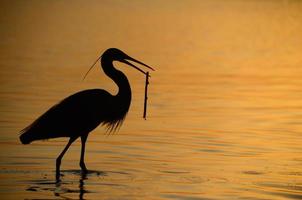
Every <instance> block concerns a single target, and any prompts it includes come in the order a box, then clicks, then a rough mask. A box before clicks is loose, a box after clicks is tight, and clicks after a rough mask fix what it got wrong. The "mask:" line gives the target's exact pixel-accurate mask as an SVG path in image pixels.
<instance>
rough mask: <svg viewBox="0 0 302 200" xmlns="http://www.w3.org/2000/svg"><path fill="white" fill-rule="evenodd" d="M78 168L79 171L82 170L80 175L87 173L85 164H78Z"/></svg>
mask: <svg viewBox="0 0 302 200" xmlns="http://www.w3.org/2000/svg"><path fill="white" fill-rule="evenodd" d="M80 167H81V169H82V174H87V173H88V169H87V167H86V165H85V163H82V162H81V163H80Z"/></svg>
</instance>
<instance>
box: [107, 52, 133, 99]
mask: <svg viewBox="0 0 302 200" xmlns="http://www.w3.org/2000/svg"><path fill="white" fill-rule="evenodd" d="M112 62H113V61H112V60H111V59H107V58H104V57H102V59H101V65H102V67H103V70H104V72H105V74H106V75H107V76H109V77H110V78H111V79H112V80H113V81H114V82H115V83H116V84H117V86H118V93H117V94H116V97H119V98H123V101H124V102H128V101H129V104H130V101H131V87H130V84H129V81H128V79H127V77H126V76H125V74H124V73H123V72H121V71H119V70H117V69H116V68H115V67H114V66H113V63H112Z"/></svg>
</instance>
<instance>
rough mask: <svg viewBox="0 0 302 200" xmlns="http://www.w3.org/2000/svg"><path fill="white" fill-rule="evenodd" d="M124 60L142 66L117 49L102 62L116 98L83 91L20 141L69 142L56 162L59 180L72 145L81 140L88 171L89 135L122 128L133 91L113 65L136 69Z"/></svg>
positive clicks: (45, 116) (36, 123) (31, 127)
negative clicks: (100, 127)
mask: <svg viewBox="0 0 302 200" xmlns="http://www.w3.org/2000/svg"><path fill="white" fill-rule="evenodd" d="M123 59H129V60H132V61H135V62H138V63H140V62H139V61H137V60H134V59H133V58H131V57H129V56H127V55H126V54H124V53H123V52H121V51H120V50H118V49H108V50H107V51H105V53H104V54H103V55H102V58H101V65H102V68H103V70H104V72H105V74H106V75H107V76H109V77H110V78H111V79H112V80H113V81H114V82H115V83H116V84H117V86H118V88H119V90H118V93H117V94H116V95H112V94H110V93H108V92H107V91H105V90H101V89H90V90H84V91H80V92H78V93H75V94H73V95H71V96H69V97H67V98H65V99H64V100H62V101H61V102H59V103H58V104H56V105H54V106H53V107H51V108H50V109H49V110H48V111H47V112H45V113H44V114H43V115H41V116H40V117H39V118H38V119H37V120H35V121H34V122H33V123H32V124H31V125H29V126H28V127H26V128H25V129H23V130H22V131H21V136H20V140H21V142H22V143H23V144H29V143H30V142H32V141H35V140H41V139H50V138H57V137H69V138H70V140H69V143H68V144H67V146H66V147H65V149H64V150H63V152H62V153H61V154H60V156H59V157H58V158H57V179H58V177H59V170H60V169H59V168H60V163H61V159H62V157H63V156H64V154H65V152H66V151H67V149H68V148H69V146H70V145H71V144H72V142H73V141H75V140H76V139H77V138H79V137H81V139H82V152H81V161H80V166H81V167H82V169H83V170H84V171H85V170H87V169H86V166H85V164H84V151H85V142H86V139H87V136H88V134H89V133H90V132H91V131H92V130H93V129H95V128H96V127H97V126H98V125H100V124H101V125H104V126H106V127H107V129H108V130H109V131H115V130H116V129H117V128H118V127H119V126H120V125H121V124H122V122H123V120H124V118H125V116H126V114H127V112H128V110H129V107H130V103H131V88H130V84H129V82H128V79H127V77H126V76H125V75H124V74H123V73H122V72H121V71H119V70H117V69H115V68H114V66H113V64H112V62H113V61H114V60H118V61H121V62H125V63H127V64H130V65H131V66H133V65H132V64H131V63H128V62H127V61H125V60H123ZM140 64H143V63H140ZM143 65H145V64H143ZM145 66H147V65H145ZM133 67H135V66H133ZM147 67H148V66H147ZM135 68H137V67H135ZM149 68H150V67H149ZM137 69H138V70H140V69H139V68H137ZM151 69H152V68H151ZM140 71H141V70H140ZM142 72H143V71H142ZM143 73H144V72H143Z"/></svg>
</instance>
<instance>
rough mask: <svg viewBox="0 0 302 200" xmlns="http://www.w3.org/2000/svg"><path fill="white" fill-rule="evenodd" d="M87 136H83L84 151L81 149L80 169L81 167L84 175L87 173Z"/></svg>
mask: <svg viewBox="0 0 302 200" xmlns="http://www.w3.org/2000/svg"><path fill="white" fill-rule="evenodd" d="M87 136H88V134H85V135H82V136H81V142H82V149H81V158H80V167H81V169H82V171H83V172H84V173H86V172H87V168H86V165H85V162H84V155H85V143H86V140H87Z"/></svg>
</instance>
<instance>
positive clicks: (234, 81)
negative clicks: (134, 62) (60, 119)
mask: <svg viewBox="0 0 302 200" xmlns="http://www.w3.org/2000/svg"><path fill="white" fill-rule="evenodd" d="M0 13H1V14H0V20H1V21H0V22H1V28H0V36H1V41H0V67H1V70H0V81H1V84H0V133H1V134H0V150H1V152H0V178H1V179H0V180H1V181H0V194H1V198H3V199H81V198H82V199H184V200H208V199H210V200H215V199H259V200H260V199H261V200H264V199H266V200H267V199H301V198H302V146H301V142H302V78H301V75H302V56H301V55H302V45H301V44H302V37H301V35H302V3H301V2H300V1H263V2H262V1H239V0H238V1H131V2H128V1H72V2H71V1H9V2H4V1H1V6H0ZM109 47H118V48H120V49H122V50H124V51H125V52H127V53H128V54H129V55H131V56H133V57H135V58H137V59H139V60H141V61H143V62H145V63H146V64H148V65H150V66H152V67H154V68H155V69H156V71H155V72H153V73H152V74H151V76H152V78H151V80H150V81H151V84H150V87H149V107H148V119H147V120H146V121H145V120H144V119H143V118H142V114H143V97H144V77H143V76H142V75H141V74H140V73H139V72H137V71H135V70H133V69H130V68H129V67H127V66H125V65H123V64H120V63H115V64H116V66H118V68H119V69H121V70H122V71H124V72H125V74H127V76H128V78H129V80H130V82H131V85H132V90H133V101H132V105H131V108H130V111H129V114H128V116H127V119H126V120H125V122H124V124H123V126H122V128H121V129H120V131H119V132H118V133H117V134H115V135H111V136H107V135H106V134H104V133H105V131H104V129H103V128H102V127H99V128H97V129H96V130H94V131H93V132H92V133H91V134H90V136H89V138H88V142H87V151H86V152H87V153H86V165H87V167H88V168H89V169H90V170H92V171H91V173H89V174H88V175H87V176H85V177H83V176H82V175H81V173H80V171H79V166H78V162H79V156H80V142H79V141H77V142H75V143H74V144H73V145H72V147H71V148H70V149H69V151H68V152H67V154H66V156H65V157H64V159H63V163H62V167H61V168H62V173H63V175H64V176H63V177H62V182H61V183H60V184H55V181H54V168H55V158H56V157H57V156H58V154H59V153H60V152H61V151H62V149H63V148H64V146H65V144H66V142H67V139H66V138H60V139H54V140H48V141H37V142H34V143H33V144H31V145H27V146H24V145H21V144H20V142H19V139H18V132H19V131H20V130H21V129H22V128H24V127H25V126H27V125H28V124H29V123H31V122H32V121H33V120H34V119H36V118H37V117H38V116H39V115H40V114H42V113H43V112H44V111H46V110H47V109H48V108H49V107H50V106H52V105H53V104H55V103H56V102H58V101H59V100H61V99H62V98H64V97H66V96H68V95H70V94H72V93H75V92H77V91H80V90H84V89H88V88H103V89H106V90H108V91H110V92H111V93H115V92H116V91H117V88H116V86H115V85H114V84H113V83H112V81H111V80H110V79H108V78H107V77H105V76H104V74H103V72H102V70H99V69H98V68H95V69H94V70H93V71H92V73H91V74H90V75H89V76H88V77H87V79H86V80H85V81H82V77H83V75H84V74H85V73H86V71H87V70H88V68H89V66H90V64H92V62H93V61H94V60H95V58H96V57H97V56H99V55H100V54H101V53H102V52H103V51H104V50H105V49H106V48H109Z"/></svg>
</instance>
